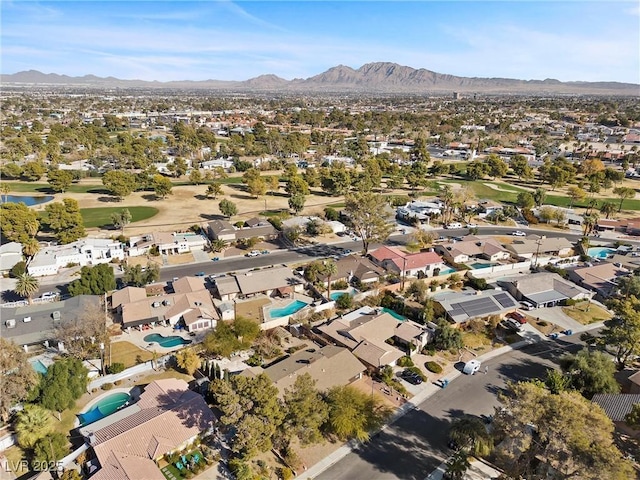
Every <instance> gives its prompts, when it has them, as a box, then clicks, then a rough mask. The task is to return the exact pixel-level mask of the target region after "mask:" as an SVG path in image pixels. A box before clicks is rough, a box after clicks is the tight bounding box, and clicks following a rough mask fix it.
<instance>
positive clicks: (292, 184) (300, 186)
mask: <svg viewBox="0 0 640 480" xmlns="http://www.w3.org/2000/svg"><path fill="white" fill-rule="evenodd" d="M284 189H285V191H286V192H287V193H288V194H289V196H291V197H293V196H294V195H309V185H308V184H307V182H306V181H305V180H304V178H302V177H301V176H300V175H293V176H291V177H289V180H287V184H286V186H285V188H284Z"/></svg>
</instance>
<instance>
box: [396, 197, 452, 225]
mask: <svg viewBox="0 0 640 480" xmlns="http://www.w3.org/2000/svg"><path fill="white" fill-rule="evenodd" d="M443 208H444V204H443V203H442V201H441V200H439V199H435V200H434V201H432V202H420V201H417V200H414V201H412V202H408V203H407V204H406V205H405V206H404V207H398V208H397V209H396V216H397V217H398V218H399V219H401V220H404V221H407V222H411V221H413V220H418V221H420V222H423V221H425V220H429V218H430V217H431V215H440V214H441V213H442V209H443Z"/></svg>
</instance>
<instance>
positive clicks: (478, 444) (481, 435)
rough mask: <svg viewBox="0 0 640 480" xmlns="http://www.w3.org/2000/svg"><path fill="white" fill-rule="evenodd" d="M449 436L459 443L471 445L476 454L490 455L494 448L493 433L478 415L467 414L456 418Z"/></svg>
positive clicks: (472, 451)
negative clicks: (490, 432) (490, 433)
mask: <svg viewBox="0 0 640 480" xmlns="http://www.w3.org/2000/svg"><path fill="white" fill-rule="evenodd" d="M449 438H451V440H453V441H454V442H456V443H457V444H458V445H463V446H466V445H469V447H470V450H471V453H473V454H474V455H480V456H483V455H488V454H489V453H490V452H491V450H492V448H493V441H492V439H491V435H489V433H488V432H487V428H486V427H485V425H484V423H483V422H482V420H480V419H479V418H478V417H471V416H466V417H462V418H459V419H456V420H454V421H453V422H452V423H451V430H450V431H449Z"/></svg>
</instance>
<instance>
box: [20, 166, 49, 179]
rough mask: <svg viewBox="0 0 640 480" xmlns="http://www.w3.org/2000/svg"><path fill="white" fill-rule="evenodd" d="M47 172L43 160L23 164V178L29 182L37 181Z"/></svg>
mask: <svg viewBox="0 0 640 480" xmlns="http://www.w3.org/2000/svg"><path fill="white" fill-rule="evenodd" d="M46 172H47V167H45V166H44V163H42V162H27V163H25V164H24V165H23V166H22V178H24V179H25V180H27V181H28V182H37V181H38V180H40V179H41V178H42V176H43V175H44V174H45V173H46Z"/></svg>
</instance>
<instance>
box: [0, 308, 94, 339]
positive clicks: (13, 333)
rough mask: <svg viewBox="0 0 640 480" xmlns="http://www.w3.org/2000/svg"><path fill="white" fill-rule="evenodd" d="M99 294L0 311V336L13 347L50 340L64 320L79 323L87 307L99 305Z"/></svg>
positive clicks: (53, 337)
mask: <svg viewBox="0 0 640 480" xmlns="http://www.w3.org/2000/svg"><path fill="white" fill-rule="evenodd" d="M101 301H102V295H78V296H76V297H71V298H68V299H66V300H63V301H60V302H50V303H49V302H48V303H37V304H33V305H26V306H23V307H14V308H3V309H2V312H1V314H2V315H1V318H2V321H1V322H0V337H2V338H5V339H7V340H9V341H13V342H14V343H16V345H21V346H22V345H36V344H41V343H43V342H45V341H50V342H52V341H54V340H56V339H55V329H56V328H57V327H58V325H59V324H61V323H64V322H66V321H73V322H77V321H81V320H82V319H83V318H84V315H85V313H86V310H87V308H89V307H93V306H96V305H98V306H99V305H100V304H101Z"/></svg>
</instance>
